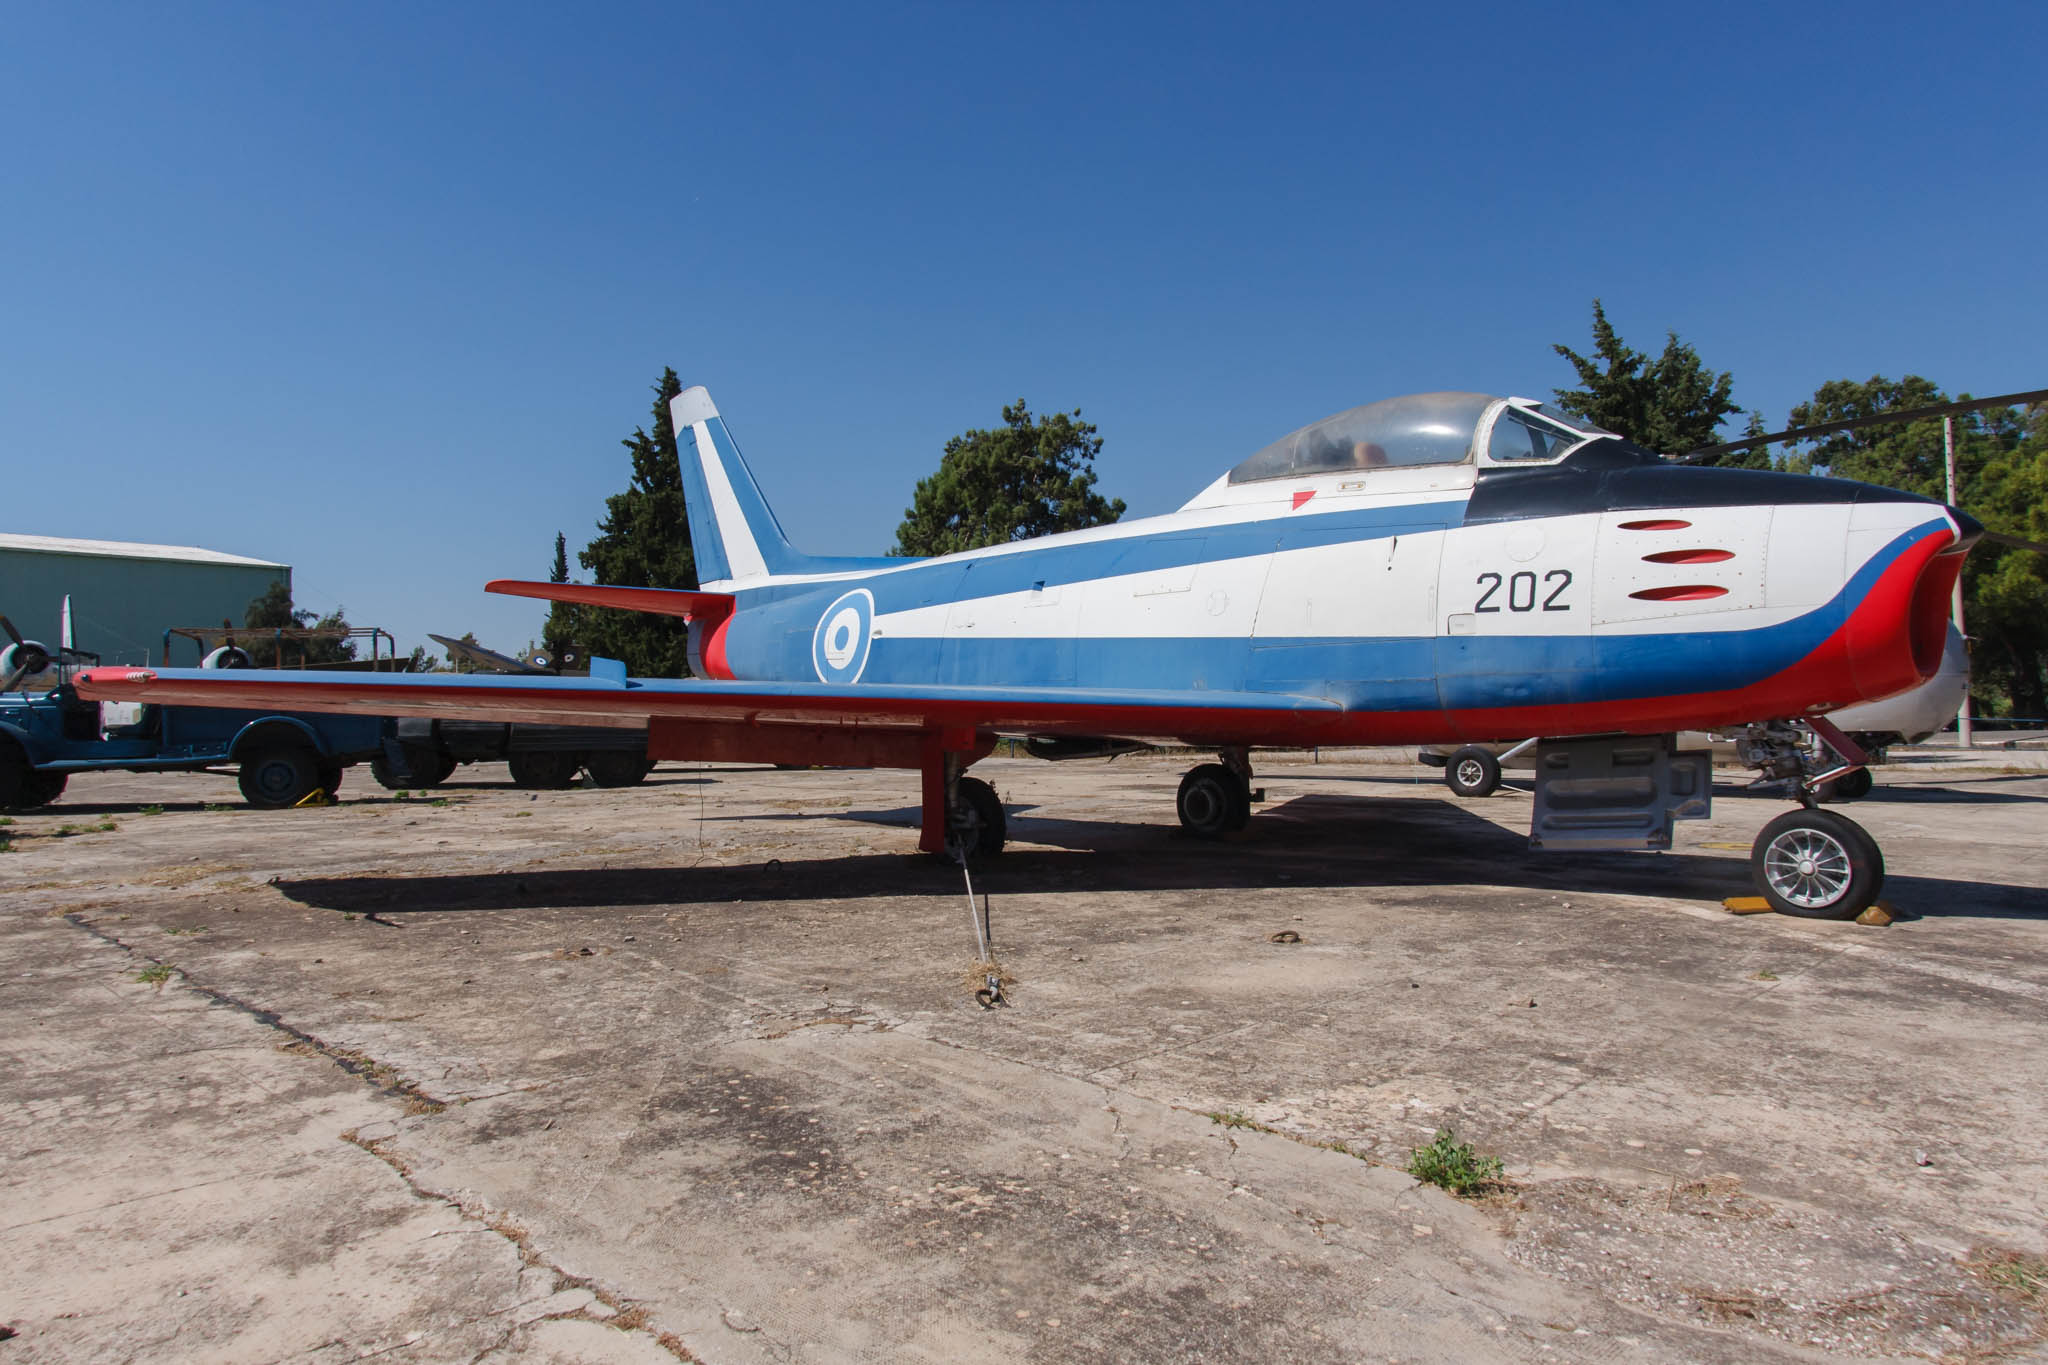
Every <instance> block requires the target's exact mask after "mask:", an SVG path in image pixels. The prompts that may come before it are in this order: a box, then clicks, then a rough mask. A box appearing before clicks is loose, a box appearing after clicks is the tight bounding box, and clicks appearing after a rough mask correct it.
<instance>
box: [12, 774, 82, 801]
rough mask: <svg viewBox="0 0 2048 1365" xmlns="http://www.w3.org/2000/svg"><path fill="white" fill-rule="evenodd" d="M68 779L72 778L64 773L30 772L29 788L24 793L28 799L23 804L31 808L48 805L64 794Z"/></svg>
mask: <svg viewBox="0 0 2048 1365" xmlns="http://www.w3.org/2000/svg"><path fill="white" fill-rule="evenodd" d="M68 781H70V779H69V778H68V777H67V776H65V774H63V773H43V772H30V773H29V775H28V789H27V791H26V792H25V793H24V795H25V796H26V797H27V799H26V800H24V801H23V802H22V803H21V804H22V805H24V806H26V807H28V808H30V809H31V810H33V809H34V808H35V807H37V806H47V805H49V804H50V803H51V802H52V801H55V800H56V799H57V798H58V797H60V796H62V795H63V794H64V784H65V783H66V782H68Z"/></svg>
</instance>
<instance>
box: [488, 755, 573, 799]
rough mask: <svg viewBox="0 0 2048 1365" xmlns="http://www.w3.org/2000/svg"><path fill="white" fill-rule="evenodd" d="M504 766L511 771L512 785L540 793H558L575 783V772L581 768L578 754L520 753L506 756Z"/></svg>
mask: <svg viewBox="0 0 2048 1365" xmlns="http://www.w3.org/2000/svg"><path fill="white" fill-rule="evenodd" d="M505 765H506V766H507V767H509V768H510V769H511V770H512V785H513V786H515V787H533V788H537V789H538V790H541V791H560V790H562V789H563V788H564V787H568V786H571V785H573V784H574V783H575V781H576V770H577V769H578V768H580V767H582V766H583V760H582V756H581V755H580V754H564V753H552V752H549V751H547V750H541V751H540V752H537V753H536V752H522V753H514V754H508V755H506V758H505Z"/></svg>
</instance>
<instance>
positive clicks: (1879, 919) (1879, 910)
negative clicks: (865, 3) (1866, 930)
mask: <svg viewBox="0 0 2048 1365" xmlns="http://www.w3.org/2000/svg"><path fill="white" fill-rule="evenodd" d="M1893 913H1894V912H1893V910H1892V908H1891V907H1890V906H1889V905H1886V904H1885V903H1884V902H1883V901H1877V902H1875V903H1873V904H1872V905H1871V906H1870V908H1869V909H1867V910H1865V911H1864V912H1863V913H1862V914H1860V915H1858V916H1857V917H1856V922H1857V923H1858V924H1874V925H1877V926H1878V927H1879V928H1882V927H1884V926H1885V925H1887V924H1890V923H1891V922H1892V915H1893Z"/></svg>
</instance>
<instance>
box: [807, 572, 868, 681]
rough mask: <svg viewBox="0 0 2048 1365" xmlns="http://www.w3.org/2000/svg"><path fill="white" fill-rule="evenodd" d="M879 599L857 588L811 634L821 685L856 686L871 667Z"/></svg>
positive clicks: (812, 663) (829, 610) (812, 664)
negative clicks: (874, 626)
mask: <svg viewBox="0 0 2048 1365" xmlns="http://www.w3.org/2000/svg"><path fill="white" fill-rule="evenodd" d="M874 620H875V598H874V594H872V593H870V592H869V591H868V590H867V589H866V588H855V589H854V590H853V591H852V592H850V593H847V594H846V595H845V596H844V597H841V598H840V599H839V600H838V601H836V602H834V603H833V604H832V605H831V606H829V607H827V608H825V614H824V615H823V616H820V617H819V618H818V628H817V629H816V630H815V631H813V632H812V633H811V666H812V667H813V668H815V669H817V670H818V681H819V682H827V683H856V682H859V681H860V675H861V673H862V672H863V671H865V670H866V668H867V666H868V643H869V637H870V636H871V635H872V634H873V631H872V627H873V625H874Z"/></svg>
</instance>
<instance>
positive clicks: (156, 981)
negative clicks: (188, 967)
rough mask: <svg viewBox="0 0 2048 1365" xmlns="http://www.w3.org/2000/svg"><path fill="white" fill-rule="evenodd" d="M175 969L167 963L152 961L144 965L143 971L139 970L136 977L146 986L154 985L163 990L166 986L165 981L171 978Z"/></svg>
mask: <svg viewBox="0 0 2048 1365" xmlns="http://www.w3.org/2000/svg"><path fill="white" fill-rule="evenodd" d="M173 970H174V969H173V968H172V967H170V966H169V965H168V964H166V963H162V962H152V963H150V964H149V965H148V966H147V967H144V968H143V969H142V970H141V971H139V972H137V973H136V974H135V979H136V980H137V981H140V982H141V983H142V984H143V985H145V986H154V987H156V988H157V989H158V990H162V989H163V988H164V982H166V981H169V980H170V979H171V974H172V971H173Z"/></svg>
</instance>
